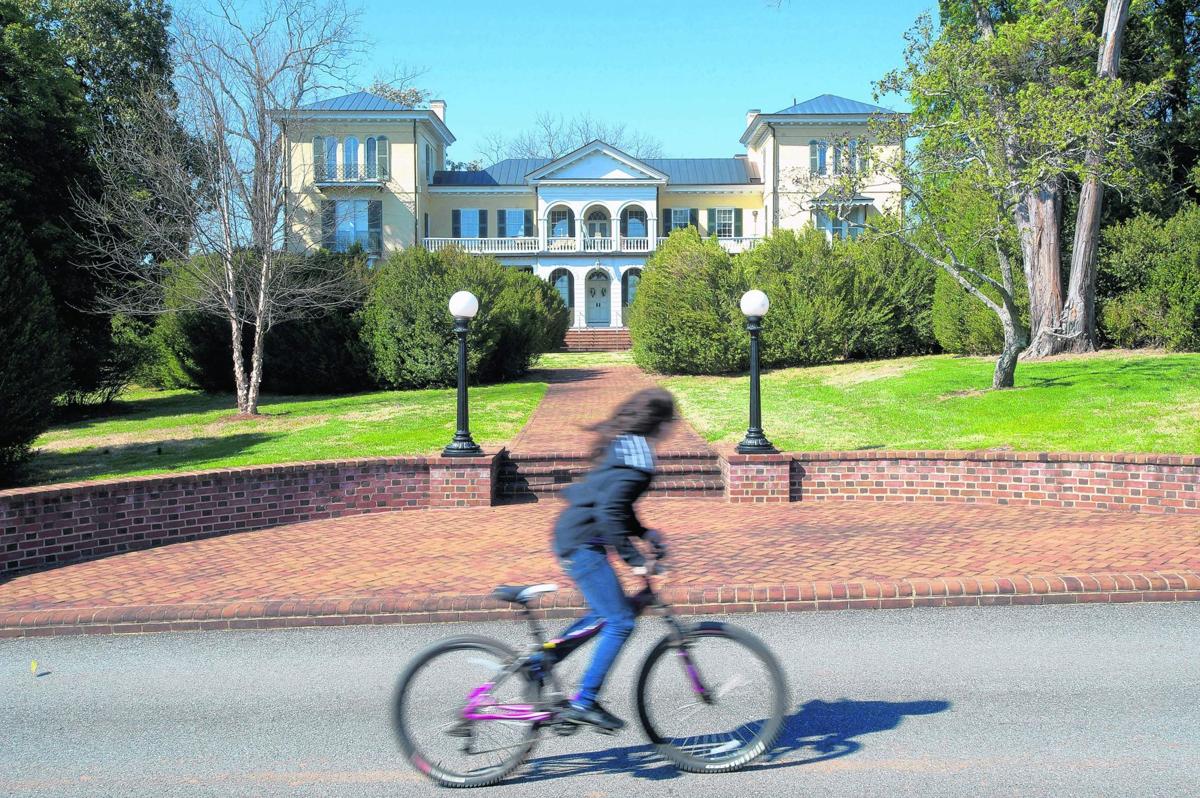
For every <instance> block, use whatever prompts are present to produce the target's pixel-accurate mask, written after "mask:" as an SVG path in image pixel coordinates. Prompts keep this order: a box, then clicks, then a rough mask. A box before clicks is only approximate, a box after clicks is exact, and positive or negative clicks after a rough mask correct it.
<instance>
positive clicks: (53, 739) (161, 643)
mask: <svg viewBox="0 0 1200 798" xmlns="http://www.w3.org/2000/svg"><path fill="white" fill-rule="evenodd" d="M734 621H735V622H736V623H738V624H741V625H744V626H746V627H748V628H750V629H751V630H752V631H754V632H755V633H757V634H758V635H759V636H761V637H762V638H763V639H764V640H766V641H768V642H769V643H770V645H771V646H772V647H773V648H774V649H775V650H776V651H777V652H778V654H779V655H780V657H781V659H782V660H783V661H784V662H785V664H786V667H787V670H788V678H789V681H790V687H791V690H792V693H793V695H792V702H793V712H794V714H793V715H792V717H791V718H790V720H789V723H788V726H787V728H786V730H785V732H784V734H783V737H782V739H781V746H780V750H779V751H778V752H777V755H776V756H775V757H774V758H773V759H772V760H771V761H769V762H767V763H765V764H762V765H759V766H757V767H755V768H753V769H750V770H748V771H744V772H742V773H737V774H732V775H723V776H696V775H686V774H679V773H677V772H676V771H675V770H674V769H672V768H671V767H670V766H668V765H666V764H665V763H664V762H663V761H662V760H661V759H658V758H657V757H655V756H654V754H653V753H652V751H651V750H650V749H649V748H648V747H647V746H645V745H644V742H643V740H642V738H641V736H640V732H638V731H636V730H632V731H626V732H624V733H623V734H622V735H620V736H617V737H601V736H599V735H595V734H591V733H582V734H577V735H575V736H574V737H571V738H567V739H559V738H552V737H547V738H545V742H544V744H542V745H541V746H539V747H538V748H537V749H536V750H535V751H534V754H533V757H532V759H531V761H530V763H529V764H528V765H527V766H526V767H525V768H524V769H523V770H522V771H520V772H519V774H518V775H517V776H515V777H513V778H511V779H510V780H509V781H508V782H506V783H505V784H502V785H501V786H498V787H494V788H490V789H487V790H482V791H480V792H481V793H482V794H488V795H491V794H496V795H505V796H513V797H514V798H521V797H523V796H539V797H542V796H559V795H571V796H580V797H581V798H604V797H605V796H621V797H622V798H629V797H630V796H665V795H686V796H690V797H691V796H694V797H695V798H702V797H703V796H739V798H745V797H746V796H759V795H762V796H782V795H821V796H843V795H844V796H863V795H868V794H870V795H916V794H918V793H919V794H920V795H922V796H963V795H973V796H976V795H978V796H1017V795H1019V796H1034V795H1036V796H1076V795H1078V796H1101V795H1105V796H1106V795H1112V796H1118V795H1120V796H1129V795H1137V796H1161V795H1190V794H1195V791H1196V785H1197V784H1200V604H1190V605H1189V604H1179V605H1169V604H1147V605H1123V606H1100V605H1096V606H1076V607H1019V608H1018V607H1007V608H994V609H978V608H971V609H947V610H934V609H919V610H893V611H884V612H880V611H875V612H842V613H821V614H798V615H763V616H757V617H739V618H736V619H734ZM467 630H468V625H453V626H421V627H409V628H401V627H379V628H365V627H354V628H348V629H346V628H342V629H320V630H292V631H272V632H211V633H190V634H171V635H166V634H163V635H147V636H134V637H94V638H57V639H42V640H17V641H5V642H2V643H0V795H5V796H54V798H68V796H126V795H128V796H135V795H136V796H140V797H144V796H208V795H212V796H285V795H286V796H310V795H311V796H316V795H321V796H325V795H329V796H384V795H387V796H423V795H433V794H435V793H440V794H444V792H442V791H440V790H438V788H435V787H433V786H432V785H430V784H428V783H426V782H425V781H423V779H422V778H421V777H420V776H418V775H417V774H416V773H415V772H414V771H413V770H411V769H410V768H409V767H408V765H407V764H406V762H405V761H404V760H403V758H402V757H401V756H400V755H399V754H398V752H397V749H396V747H395V745H394V743H393V741H392V738H391V730H390V724H389V720H388V700H389V697H390V693H391V689H392V685H393V680H394V679H395V678H396V676H397V675H398V673H399V672H400V670H401V669H402V668H403V666H404V664H405V662H406V660H407V659H408V658H409V657H410V656H411V654H412V653H413V652H415V651H416V650H418V649H419V648H420V647H422V646H424V645H425V644H426V643H428V642H430V641H433V640H435V639H437V638H439V637H442V636H445V635H449V634H455V633H462V632H464V631H467ZM469 630H470V631H475V632H482V633H486V634H491V635H495V636H498V637H501V638H503V639H508V640H510V641H511V642H514V643H516V642H520V641H521V640H522V639H523V630H522V629H521V628H520V627H519V626H516V625H513V624H487V625H484V624H479V625H472V626H471V627H470V629H469ZM659 631H660V630H659V629H658V628H657V622H656V621H654V620H649V621H647V622H646V624H645V626H644V628H642V629H641V630H639V632H638V633H637V634H636V636H635V638H634V640H633V642H632V644H631V649H630V650H629V651H627V652H626V654H625V655H624V657H623V659H622V661H621V663H619V665H618V672H617V674H616V675H615V676H614V678H613V680H612V682H610V684H609V687H608V689H607V693H608V701H607V703H608V705H609V706H610V708H611V709H612V710H613V711H615V712H617V713H618V714H622V715H623V716H624V717H626V718H629V719H631V720H632V719H633V717H634V714H633V712H632V709H631V706H630V700H629V697H630V694H631V692H632V687H633V685H632V673H633V670H634V667H633V666H634V664H635V661H636V659H637V657H638V654H640V653H641V652H642V651H644V650H645V649H646V648H647V647H648V646H649V644H650V643H651V642H653V641H654V640H655V639H656V638H657V637H658V634H659ZM35 658H36V659H37V660H38V661H39V671H41V672H42V675H39V676H34V675H33V673H32V672H31V670H30V664H31V660H33V659H35ZM576 667H578V666H576ZM46 671H48V672H46ZM449 689H451V688H450V686H449V685H448V686H447V690H449Z"/></svg>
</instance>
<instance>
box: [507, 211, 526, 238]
mask: <svg viewBox="0 0 1200 798" xmlns="http://www.w3.org/2000/svg"><path fill="white" fill-rule="evenodd" d="M514 213H515V214H516V215H517V223H516V224H515V225H514V224H513V222H512V220H513V217H512V215H513V214H514ZM513 230H516V232H515V233H514V232H513ZM504 232H505V234H506V235H507V237H508V238H521V237H523V236H524V235H525V209H524V208H505V209H504Z"/></svg>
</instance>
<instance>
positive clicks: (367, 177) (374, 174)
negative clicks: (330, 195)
mask: <svg viewBox="0 0 1200 798" xmlns="http://www.w3.org/2000/svg"><path fill="white" fill-rule="evenodd" d="M313 178H314V180H315V181H316V182H317V184H318V185H321V184H326V183H383V182H385V181H386V180H387V179H388V172H387V169H380V168H379V166H378V164H375V163H360V164H344V163H339V164H320V163H318V164H316V165H315V166H314V167H313Z"/></svg>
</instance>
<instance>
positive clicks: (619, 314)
mask: <svg viewBox="0 0 1200 798" xmlns="http://www.w3.org/2000/svg"><path fill="white" fill-rule="evenodd" d="M627 268H628V267H627ZM612 272H613V277H614V278H615V279H614V280H613V282H612V290H611V291H609V292H608V295H609V299H610V301H611V302H612V313H610V314H609V326H610V327H620V326H621V325H623V324H624V323H625V318H624V317H625V313H624V308H622V307H621V270H619V269H618V268H617V267H616V266H614V267H613V269H612Z"/></svg>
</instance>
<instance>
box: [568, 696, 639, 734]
mask: <svg viewBox="0 0 1200 798" xmlns="http://www.w3.org/2000/svg"><path fill="white" fill-rule="evenodd" d="M559 718H561V719H562V720H569V721H571V722H572V723H585V724H587V725H588V726H595V727H596V729H597V730H599V731H604V732H608V733H609V734H612V733H614V732H618V731H620V730H621V729H623V728H625V721H623V720H621V719H620V718H618V717H617V716H616V715H614V714H612V713H611V712H609V711H608V710H607V709H605V708H604V707H602V706H600V702H599V701H594V702H592V705H591V706H583V705H581V704H576V703H572V704H571V705H570V706H569V707H567V708H566V709H565V710H563V711H562V713H561V714H560V715H559Z"/></svg>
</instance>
